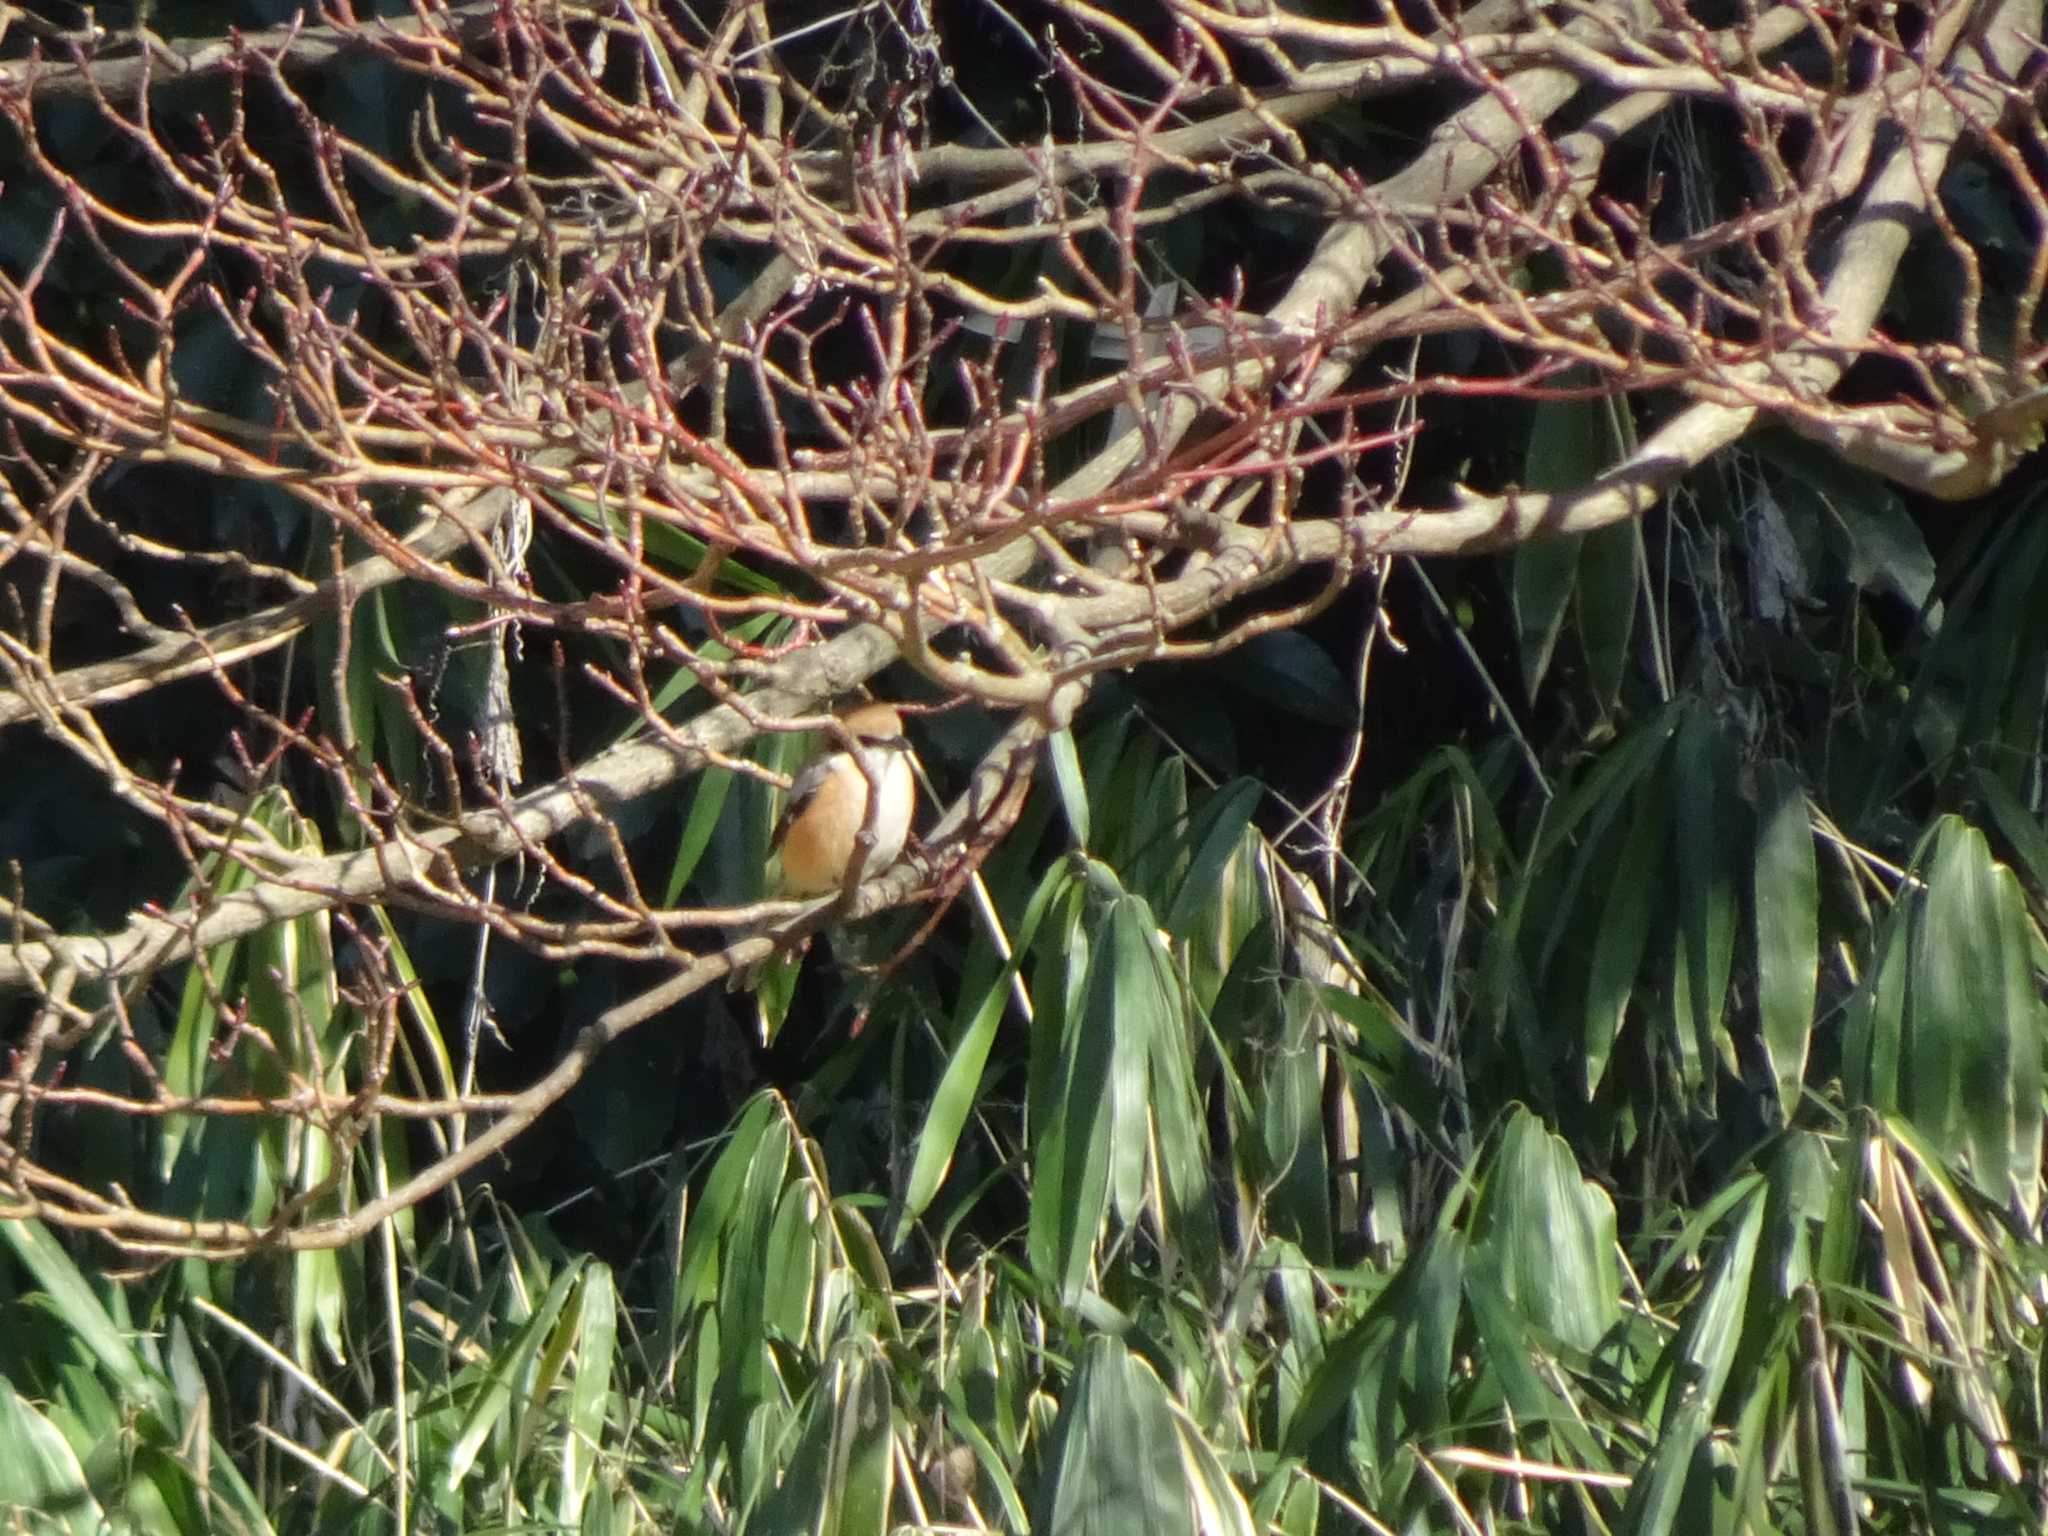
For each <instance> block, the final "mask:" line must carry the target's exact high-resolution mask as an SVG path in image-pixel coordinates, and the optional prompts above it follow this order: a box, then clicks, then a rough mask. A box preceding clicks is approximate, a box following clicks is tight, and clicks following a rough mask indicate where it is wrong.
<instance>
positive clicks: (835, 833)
mask: <svg viewBox="0 0 2048 1536" xmlns="http://www.w3.org/2000/svg"><path fill="white" fill-rule="evenodd" d="M839 723H840V725H841V726H842V727H843V728H844V731H845V734H846V735H847V736H850V737H851V738H853V741H854V743H855V748H856V750H855V751H854V752H849V751H848V750H847V749H846V747H845V746H844V744H843V743H842V742H839V741H832V740H828V741H827V742H826V743H825V744H824V746H823V747H822V748H821V749H820V750H819V752H818V755H817V756H815V757H813V758H812V759H811V761H810V762H808V763H806V764H805V765H804V767H803V768H802V769H801V770H800V771H799V772H798V774H797V776H796V780H795V782H794V783H792V784H791V786H790V790H789V800H788V802H787V803H786V804H785V805H784V806H783V810H782V816H781V818H780V820H778V821H777V823H776V826H775V838H774V841H775V847H776V849H777V851H778V852H779V853H780V854H781V855H782V893H783V894H784V895H785V896H795V897H808V896H824V895H829V894H831V893H832V892H835V891H838V890H840V889H842V888H843V887H844V886H845V884H846V881H847V876H848V874H849V872H850V871H851V866H852V864H853V861H854V859H855V857H856V856H857V855H858V854H859V853H860V851H861V832H862V831H863V830H864V829H865V830H866V831H868V832H869V833H870V834H871V835H872V836H873V839H874V841H873V843H872V845H870V846H869V847H868V848H867V850H866V857H865V859H864V860H863V861H862V864H861V868H860V876H861V878H862V879H867V878H870V877H872V876H874V875H879V874H880V873H882V871H883V870H885V869H887V868H888V867H889V866H890V865H891V864H893V863H895V862H896V859H897V856H898V855H899V854H901V853H902V852H903V844H904V842H905V840H906V839H907V838H908V837H909V836H910V818H911V814H912V812H913V811H914V810H915V809H916V807H917V779H916V775H915V774H914V773H913V772H912V769H911V763H910V743H909V741H908V740H906V739H905V738H904V735H903V717H902V715H900V714H899V713H898V712H897V710H896V707H895V706H894V705H892V704H862V705H859V706H857V707H855V708H853V709H850V710H848V711H846V713H844V714H843V715H841V716H840V717H839ZM856 754H857V755H856ZM870 786H874V787H875V789H876V790H877V792H878V793H879V796H880V798H879V800H878V801H877V802H876V805H875V813H874V815H873V816H872V817H870V816H869V815H868V794H869V788H870Z"/></svg>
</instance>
